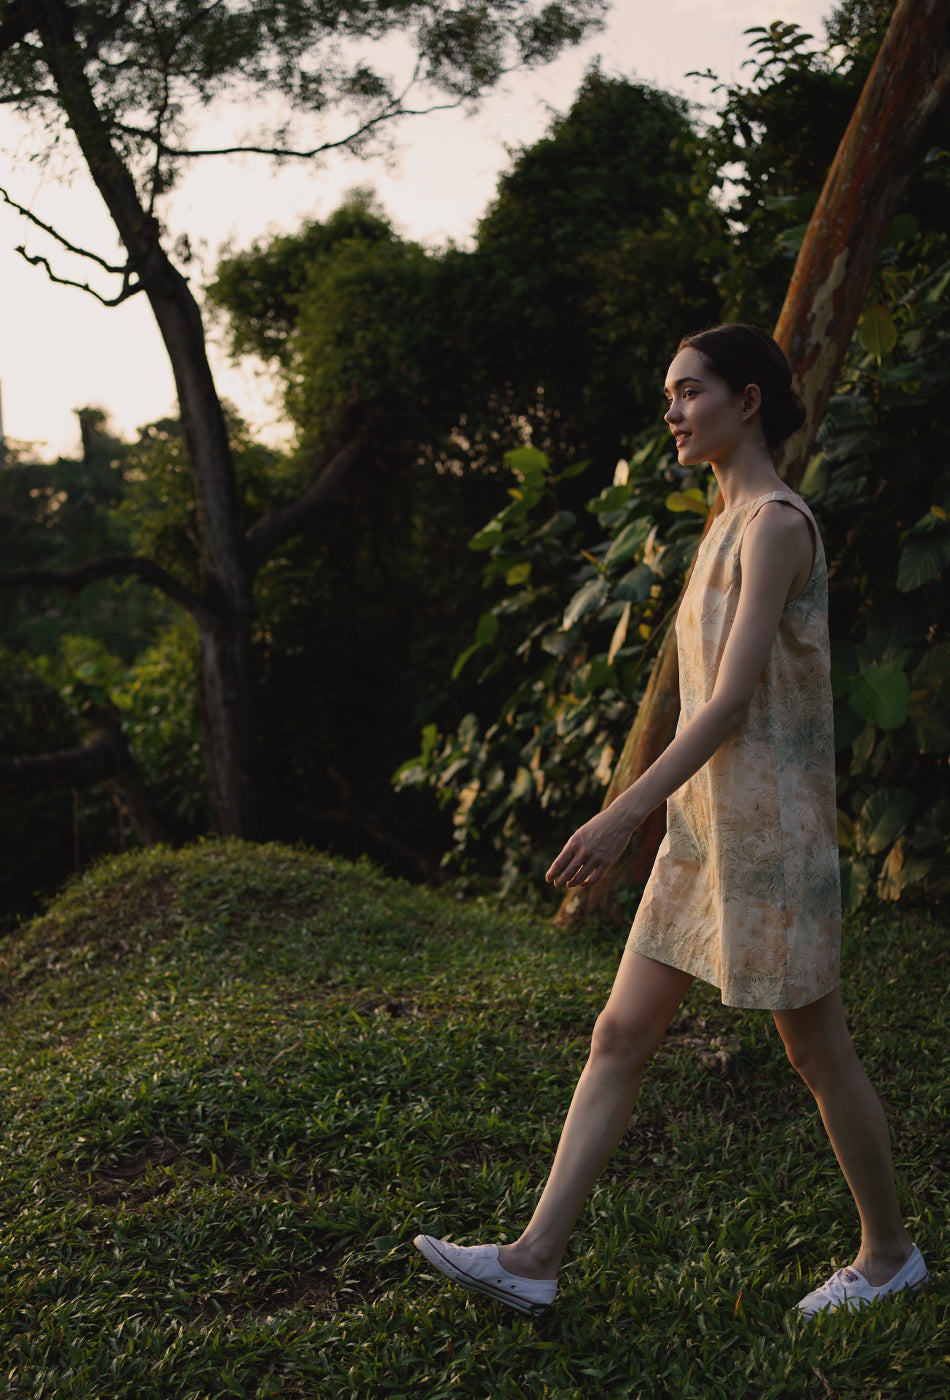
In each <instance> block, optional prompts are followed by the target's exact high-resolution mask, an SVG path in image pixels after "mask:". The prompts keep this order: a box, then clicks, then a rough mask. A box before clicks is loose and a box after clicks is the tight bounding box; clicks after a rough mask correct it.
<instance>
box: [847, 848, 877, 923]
mask: <svg viewBox="0 0 950 1400" xmlns="http://www.w3.org/2000/svg"><path fill="white" fill-rule="evenodd" d="M870 881H871V873H870V871H869V870H868V868H867V866H866V865H865V864H864V861H863V860H851V859H848V860H843V861H842V862H841V903H842V905H843V907H844V909H845V911H846V912H847V913H851V912H852V911H853V910H855V909H857V908H858V906H859V905H860V904H861V903H862V901H863V900H864V897H865V895H866V894H867V892H868V885H869V884H870Z"/></svg>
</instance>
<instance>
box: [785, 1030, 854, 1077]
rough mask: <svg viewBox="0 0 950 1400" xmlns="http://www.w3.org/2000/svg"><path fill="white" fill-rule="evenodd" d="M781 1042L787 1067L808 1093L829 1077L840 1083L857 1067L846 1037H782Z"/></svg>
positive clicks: (850, 1045) (849, 1040)
mask: <svg viewBox="0 0 950 1400" xmlns="http://www.w3.org/2000/svg"><path fill="white" fill-rule="evenodd" d="M783 1040H784V1043H785V1053H786V1055H787V1056H788V1062H789V1064H790V1065H791V1066H792V1069H794V1070H795V1072H796V1073H797V1074H799V1075H800V1076H801V1078H802V1079H803V1080H804V1081H805V1083H806V1084H807V1085H808V1087H809V1088H810V1089H816V1088H820V1087H821V1086H822V1085H823V1084H825V1083H826V1082H827V1081H828V1079H829V1077H831V1078H833V1079H835V1080H841V1079H842V1078H844V1077H845V1076H846V1075H847V1074H848V1072H849V1071H851V1070H852V1069H853V1068H854V1066H855V1065H856V1064H858V1063H859V1062H858V1057H857V1053H856V1052H855V1049H854V1046H853V1045H852V1043H851V1037H850V1036H849V1035H845V1036H844V1037H841V1036H828V1037H824V1036H821V1037H810V1036H807V1035H806V1036H784V1037H783Z"/></svg>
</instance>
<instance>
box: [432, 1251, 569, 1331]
mask: <svg viewBox="0 0 950 1400" xmlns="http://www.w3.org/2000/svg"><path fill="white" fill-rule="evenodd" d="M413 1244H414V1245H415V1247H416V1249H418V1250H419V1252H420V1254H424V1255H425V1257H426V1258H427V1259H428V1261H429V1263H430V1264H433V1265H434V1266H435V1268H437V1269H438V1270H439V1273H442V1274H445V1276H446V1278H450V1279H452V1280H453V1282H455V1283H460V1284H462V1286H463V1287H464V1288H474V1289H475V1291H476V1292H477V1293H486V1294H487V1295H488V1297H489V1298H497V1299H498V1300H499V1302H501V1303H507V1304H508V1306H509V1307H510V1308H516V1309H517V1311H518V1312H523V1313H538V1312H541V1311H543V1309H544V1308H547V1307H550V1305H551V1304H552V1303H553V1302H554V1295H555V1293H556V1292H557V1282H556V1280H555V1279H545V1278H519V1277H518V1276H517V1275H516V1274H509V1272H508V1270H507V1269H503V1268H502V1266H501V1264H500V1263H499V1262H498V1246H497V1245H494V1244H475V1245H461V1244H451V1243H450V1242H449V1241H448V1240H437V1239H435V1238H433V1236H432V1235H417V1236H416V1238H415V1239H414V1240H413Z"/></svg>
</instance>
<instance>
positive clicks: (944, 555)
mask: <svg viewBox="0 0 950 1400" xmlns="http://www.w3.org/2000/svg"><path fill="white" fill-rule="evenodd" d="M948 564H950V529H947V528H946V527H938V528H936V529H931V530H929V531H927V532H926V533H921V534H913V533H912V534H910V535H909V536H908V537H907V540H906V542H905V544H904V548H903V549H902V550H901V557H900V563H899V565H898V568H897V587H898V588H899V589H900V591H901V593H909V592H910V591H911V589H914V588H920V587H921V585H922V584H925V583H929V582H930V580H931V579H933V578H938V577H939V576H940V574H942V573H943V571H944V569H945V568H946V567H947V565H948Z"/></svg>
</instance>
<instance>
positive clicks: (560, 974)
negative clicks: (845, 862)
mask: <svg viewBox="0 0 950 1400" xmlns="http://www.w3.org/2000/svg"><path fill="white" fill-rule="evenodd" d="M622 941H623V940H622V935H612V936H610V937H607V936H606V935H602V936H599V937H591V936H578V935H573V934H572V935H567V934H562V933H559V932H557V931H555V930H552V929H551V928H550V927H548V926H547V925H545V924H544V923H542V922H541V921H540V920H539V919H538V918H537V917H536V916H534V917H533V916H529V915H527V914H524V915H522V914H519V913H517V911H516V912H515V913H512V912H511V911H505V912H504V913H503V912H502V911H500V910H499V909H498V907H497V906H494V905H485V906H482V905H472V904H463V903H461V902H460V901H458V900H454V899H452V898H450V897H447V896H445V895H436V894H433V893H431V892H428V891H425V890H418V889H412V888H410V887H408V886H405V885H401V884H397V883H394V882H391V881H388V880H386V879H384V878H383V877H382V876H380V875H379V874H378V873H376V872H374V871H373V870H372V869H370V868H369V867H367V866H353V865H347V864H343V863H340V862H334V861H330V860H329V859H327V858H325V857H322V856H320V855H317V854H314V853H310V852H304V851H298V850H291V849H288V848H285V847H278V846H266V847H254V846H244V845H241V844H239V843H213V842H208V843H202V844H200V845H197V846H195V847H192V848H190V849H187V850H185V851H181V852H176V853H172V852H169V851H165V850H153V851H148V852H144V853H138V854H136V855H134V856H130V857H123V858H120V859H117V860H113V861H110V862H108V863H106V864H104V865H102V866H100V867H99V868H97V869H96V870H94V871H92V872H90V873H89V874H87V875H86V876H85V877H84V878H83V879H81V880H79V881H77V882H76V883H75V884H73V885H72V886H71V887H70V888H69V889H67V891H66V892H65V893H63V894H62V895H61V896H60V897H59V898H58V899H57V900H56V901H55V902H54V903H53V905H52V906H51V908H50V910H49V911H48V913H47V914H46V915H45V916H44V917H42V918H40V919H37V920H35V921H34V922H33V923H31V924H29V925H27V926H26V927H24V928H23V929H22V930H20V931H19V933H17V934H16V935H14V936H13V937H11V938H9V939H8V940H6V941H5V942H4V943H3V944H0V987H2V996H3V1002H2V1010H0V1032H2V1042H0V1044H2V1051H0V1117H2V1135H3V1143H2V1163H0V1170H2V1177H3V1179H2V1193H0V1202H2V1213H0V1279H2V1282H0V1289H2V1302H0V1395H3V1396H11V1397H20V1396H23V1397H27V1396H29V1397H30V1400H52V1397H57V1398H60V1397H63V1398H65V1397H68V1400H105V1398H106V1397H113V1396H122V1397H134V1398H135V1400H151V1397H156V1398H157V1397H162V1400H167V1397H176V1400H179V1398H180V1400H204V1397H212V1396H214V1397H218V1396H240V1397H261V1398H263V1397H268V1396H280V1397H283V1398H285V1400H295V1398H296V1397H301V1398H303V1397H306V1400H323V1397H327V1400H338V1397H350V1396H352V1397H359V1400H368V1398H369V1397H383V1396H396V1397H410V1396H411V1397H416V1396H419V1397H424V1398H425V1400H443V1397H444V1400H453V1398H454V1397H462V1396H468V1397H479V1398H480V1400H534V1397H539V1400H540V1397H557V1398H558V1400H573V1397H600V1396H618V1397H620V1396H627V1397H631V1398H632V1400H636V1398H638V1397H640V1398H642V1400H653V1397H657V1400H660V1398H661V1397H662V1400H667V1397H669V1398H670V1400H674V1397H675V1400H742V1397H754V1400H780V1398H781V1400H784V1398H785V1397H788V1398H789V1400H792V1397H794V1400H803V1398H804V1400H812V1397H814V1400H829V1397H857V1396H861V1397H866V1400H878V1397H901V1400H903V1397H908V1400H909V1398H910V1397H914V1400H937V1398H938V1397H940V1400H943V1397H945V1396H946V1395H947V1393H948V1390H950V1382H948V1377H950V1328H948V1325H947V1323H948V1313H950V1309H948V1301H950V1290H948V1286H947V1283H946V1281H945V1279H944V1276H943V1271H942V1269H941V1268H940V1255H941V1253H942V1247H941V1246H942V1229H943V1225H944V1222H945V1220H946V1217H947V1197H948V1185H947V1167H948V1135H947V1127H946V1124H947V1083H948V1078H950V1075H948V1071H950V1035H948V1032H950V1000H948V992H947V970H948V951H947V939H946V929H945V928H942V927H941V926H940V925H939V924H938V923H936V922H932V921H928V920H926V919H923V918H920V917H917V918H913V919H912V918H909V917H908V916H901V915H898V914H896V913H893V912H890V911H889V912H887V913H886V914H881V915H875V916H873V917H871V918H870V919H867V920H864V921H862V922H860V923H855V924H854V925H853V926H852V927H851V928H850V929H849V931H848V936H847V939H846V950H845V951H846V967H847V969H848V985H847V1002H848V1007H849V1014H850V1017H851V1021H852V1027H853V1030H854V1032H855V1037H856V1040H857V1042H858V1045H859V1048H860V1050H861V1052H862V1054H863V1057H864V1059H865V1063H866V1064H867V1066H868V1069H869V1071H870V1072H871V1074H872V1077H873V1078H874V1080H875V1081H876V1083H877V1085H878V1088H879V1090H880V1091H881V1093H882V1096H883V1098H884V1100H885V1103H886V1105H887V1108H888V1111H889V1114H890V1116H891V1119H892V1122H893V1126H894V1136H895V1148H896V1155H897V1160H898V1166H899V1169H900V1172H901V1179H902V1192H903V1196H904V1205H905V1208H906V1212H907V1215H908V1217H909V1219H910V1221H911V1222H912V1231H913V1234H914V1236H915V1237H916V1239H917V1240H918V1242H919V1243H920V1245H921V1247H922V1248H923V1250H924V1253H925V1255H926V1256H927V1257H928V1261H929V1263H930V1265H931V1270H932V1285H931V1287H930V1289H929V1290H928V1291H927V1293H926V1294H925V1295H922V1296H918V1297H917V1298H914V1299H911V1300H906V1301H905V1300H903V1299H902V1300H899V1301H896V1302H892V1303H889V1304H886V1305H882V1306H881V1307H879V1308H876V1309H872V1310H870V1311H868V1312H866V1313H865V1314H863V1315H860V1316H858V1317H832V1318H828V1319H825V1320H822V1321H819V1322H817V1323H811V1324H806V1323H804V1322H803V1321H801V1320H800V1319H798V1318H797V1317H793V1316H792V1315H791V1314H790V1312H789V1308H790V1306H791V1305H793V1304H794V1302H795V1300H796V1299H797V1297H798V1296H800V1294H801V1293H802V1292H803V1291H805V1289H806V1288H807V1287H808V1286H810V1285H811V1283H812V1282H813V1281H814V1280H817V1279H819V1278H820V1277H823V1276H825V1275H826V1274H827V1272H828V1271H829V1270H830V1269H831V1268H832V1267H833V1266H834V1267H836V1266H837V1265H839V1264H840V1263H842V1262H846V1261H847V1260H848V1259H849V1258H850V1257H851V1251H853V1249H854V1247H855V1244H856V1226H855V1220H854V1216H853V1211H852V1207H851V1203H850V1198H849V1197H848V1195H847V1192H846V1189H845V1188H844V1186H843V1184H842V1182H841V1180H840V1177H839V1175H838V1173H837V1170H836V1167H835V1164H834V1161H833V1158H832V1156H831V1153H830V1150H829V1149H828V1146H827V1143H826V1142H825V1140H824V1138H823V1136H822V1134H821V1131H820V1127H819V1125H818V1123H817V1119H816V1116H815V1114H814V1112H813V1109H812V1106H811V1101H810V1099H809V1097H808V1095H807V1093H806V1092H805V1091H804V1089H803V1088H802V1087H801V1086H800V1084H799V1083H798V1082H797V1081H796V1079H795V1077H794V1076H793V1075H792V1073H791V1072H790V1070H789V1069H788V1066H787V1064H786V1063H785V1061H784V1059H783V1056H782V1053H781V1051H780V1048H779V1045H778V1043H777V1037H776V1035H775V1033H774V1031H773V1030H772V1029H771V1019H770V1018H769V1017H767V1016H765V1015H761V1014H749V1013H741V1012H735V1011H731V1010H727V1009H724V1008H723V1007H722V1006H721V1005H720V1004H719V1003H718V999H717V994H716V993H715V992H714V991H712V990H711V989H710V988H705V987H696V988H694V990H693V992H692V993H691V995H690V998H689V999H688V1001H687V1003H686V1007H685V1009H684V1011H683V1012H682V1013H681V1015H680V1017H679V1018H678V1020H677V1022H676V1023H675V1024H674V1027H673V1030H672V1033H671V1035H670V1037H669V1038H668V1041H667V1043H666V1044H665V1045H664V1047H663V1048H662V1049H661V1051H660V1053H659V1054H658V1056H657V1058H656V1060H655V1061H654V1064H653V1066H652V1067H651V1072H650V1074H649V1077H648V1080H647V1084H646V1087H645V1090H644V1093H643V1096H642V1098H641V1103H640V1106H639V1109H638V1112H637V1114H636V1115H635V1117H634V1119H633V1120H632V1122H631V1126H630V1129H629V1131H628V1133H627V1136H626V1138H625V1141H624V1143H623V1145H622V1147H621V1149H620V1151H619V1152H618V1153H617V1155H616V1157H615V1158H614V1161H613V1163H612V1164H611V1167H610V1168H609V1170H608V1171H607V1173H606V1174H605V1175H604V1177H603V1178H602V1181H601V1183H600V1184H599V1186H598V1188H597V1189H596V1191H595V1193H594V1195H593V1197H592V1199H591V1201H590V1204H589V1207H588V1210H587V1211H586V1213H585V1215H584V1218H583V1220H582V1222H581V1228H580V1231H579V1234H578V1236H577V1244H576V1249H575V1251H574V1252H573V1253H572V1255H571V1256H570V1259H569V1262H568V1265H567V1267H566V1269H565V1271H564V1273H563V1275H562V1287H561V1291H560V1293H559V1300H558V1304H557V1307H556V1308H555V1309H554V1310H552V1312H551V1313H550V1314H548V1315H547V1316H546V1317H545V1318H544V1319H542V1320H541V1321H537V1322H536V1321H531V1320H528V1319H524V1318H521V1317H520V1316H518V1315H517V1314H515V1313H511V1312H508V1311H507V1310H503V1309H502V1308H501V1307H500V1306H499V1305H496V1304H493V1303H491V1302H488V1301H487V1300H484V1299H480V1298H476V1297H472V1296H469V1295H467V1294H465V1293H464V1292H462V1291H461V1290H459V1289H455V1288H452V1287H450V1286H448V1285H443V1284H442V1283H441V1282H440V1281H438V1280H437V1278H436V1277H435V1276H434V1275H433V1273H432V1271H431V1270H430V1269H429V1267H428V1266H427V1265H426V1264H425V1262H424V1261H423V1260H422V1259H421V1258H420V1257H419V1256H418V1255H416V1253H415V1251H414V1250H413V1249H412V1247H411V1243H410V1241H411V1238H412V1236H413V1235H414V1234H415V1233H416V1232H417V1231H418V1230H420V1229H422V1230H427V1231H432V1232H437V1233H441V1232H450V1233H452V1234H453V1235H454V1237H456V1238H458V1239H461V1240H472V1239H476V1238H480V1239H489V1240H491V1239H499V1240H500V1239H503V1238H505V1237H506V1234H508V1233H509V1232H510V1230H511V1228H512V1226H513V1225H514V1224H516V1223H517V1222H519V1221H523V1220H524V1219H525V1217H526V1216H527V1214H528V1213H529V1212H530V1209H531V1207H532V1204H533V1202H534V1199H535V1195H536V1190H537V1187H538V1185H539V1184H540V1181H541V1178H542V1177H543V1174H544V1171H545V1170H546V1167H547V1163H548V1161H549V1159H550V1155H551V1152H552V1150H553V1146H554V1143H555V1139H556V1135H557V1132H558V1129H559V1127H560V1123H561V1119H562V1116H563V1112H564V1109H565V1107H566V1103H567V1099H568V1096H569V1094H570V1091H571V1089H572V1087H573V1083H574V1080H575V1078H576V1075H577V1072H578V1070H579V1068H580V1066H581V1064H582V1063H583V1059H584V1056H585V1053H586V1044H587V1038H588V1035H589V1032H590V1027H591V1024H592V1020H593V1017H594V1015H595V1014H596V1011H597V1010H598V1009H599V1006H600V1004H601V1003H602V1001H603V999H604V997H605V995H606V993H607V990H608V988H609V984H610V981H611V978H612V975H613V971H614V968H615V966H616V962H617V957H618V954H619V951H620V947H621V945H622Z"/></svg>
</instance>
